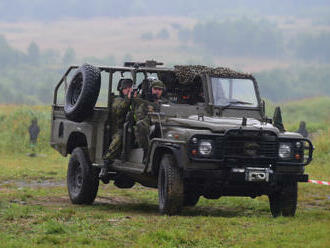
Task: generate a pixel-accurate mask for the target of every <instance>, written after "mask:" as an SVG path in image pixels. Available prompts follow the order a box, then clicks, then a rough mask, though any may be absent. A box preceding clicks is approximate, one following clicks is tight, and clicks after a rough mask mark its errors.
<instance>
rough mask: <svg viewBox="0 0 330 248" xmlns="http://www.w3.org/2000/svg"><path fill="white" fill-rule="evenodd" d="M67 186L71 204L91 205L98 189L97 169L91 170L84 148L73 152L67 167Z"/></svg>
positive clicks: (86, 151) (78, 148)
mask: <svg viewBox="0 0 330 248" xmlns="http://www.w3.org/2000/svg"><path fill="white" fill-rule="evenodd" d="M67 185H68V192H69V197H70V199H71V202H72V203H73V204H91V203H93V201H94V199H95V197H96V194H97V190H98V188H99V180H98V169H97V168H93V167H92V165H91V162H90V160H89V156H88V150H87V149H86V148H81V147H77V148H75V149H74V150H73V152H72V154H71V158H70V161H69V166H68V173H67Z"/></svg>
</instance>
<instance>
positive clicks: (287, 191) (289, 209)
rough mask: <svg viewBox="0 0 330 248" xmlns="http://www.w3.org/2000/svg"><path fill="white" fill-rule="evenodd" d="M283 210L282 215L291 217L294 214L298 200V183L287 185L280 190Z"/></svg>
mask: <svg viewBox="0 0 330 248" xmlns="http://www.w3.org/2000/svg"><path fill="white" fill-rule="evenodd" d="M282 198H283V203H284V204H283V208H282V215H283V216H285V217H292V216H294V215H295V214H296V210H297V199H298V183H297V182H295V183H293V184H290V185H287V186H286V187H285V188H283V190H282Z"/></svg>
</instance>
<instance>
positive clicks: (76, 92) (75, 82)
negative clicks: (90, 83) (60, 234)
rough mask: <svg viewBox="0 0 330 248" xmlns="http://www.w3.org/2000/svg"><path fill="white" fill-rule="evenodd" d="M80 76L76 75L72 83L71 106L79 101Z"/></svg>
mask: <svg viewBox="0 0 330 248" xmlns="http://www.w3.org/2000/svg"><path fill="white" fill-rule="evenodd" d="M82 81H83V80H82V75H81V74H78V75H77V76H76V77H75V79H74V80H73V81H72V83H71V84H72V86H71V87H72V97H71V105H72V106H73V105H75V104H76V102H77V101H78V99H79V96H80V93H81V90H82Z"/></svg>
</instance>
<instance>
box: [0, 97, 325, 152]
mask: <svg viewBox="0 0 330 248" xmlns="http://www.w3.org/2000/svg"><path fill="white" fill-rule="evenodd" d="M266 106H267V110H266V111H267V115H268V116H270V117H272V115H273V112H274V108H275V106H276V105H275V104H273V103H271V102H267V104H266ZM280 106H281V109H282V115H283V122H284V125H285V127H286V129H288V130H290V131H295V130H297V129H298V127H299V122H300V121H306V123H307V130H308V131H309V132H310V133H315V132H321V131H323V132H327V131H328V127H329V126H330V98H329V97H321V98H312V99H305V100H300V101H294V102H288V103H285V104H280ZM33 118H37V119H38V125H39V127H40V134H39V138H38V143H37V146H36V151H37V152H49V151H51V148H50V146H49V138H50V119H51V108H50V107H47V106H19V105H0V127H1V128H0V152H6V153H8V152H10V153H22V152H25V153H27V152H30V151H31V147H30V142H29V132H28V127H29V126H30V124H31V120H32V119H33Z"/></svg>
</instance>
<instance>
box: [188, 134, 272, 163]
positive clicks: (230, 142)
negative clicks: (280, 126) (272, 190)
mask: <svg viewBox="0 0 330 248" xmlns="http://www.w3.org/2000/svg"><path fill="white" fill-rule="evenodd" d="M194 137H195V138H197V139H198V140H210V141H211V142H212V144H213V151H212V154H211V156H208V157H206V156H201V155H200V154H196V155H195V156H193V155H191V151H192V150H194V149H198V146H199V143H192V142H190V148H189V157H190V158H192V159H197V160H199V159H203V160H212V159H215V160H218V161H223V160H225V161H226V162H229V163H233V164H242V163H243V164H250V163H251V164H252V163H253V164H258V163H260V164H265V163H272V162H273V161H275V160H276V159H277V157H278V143H279V142H278V138H277V135H276V134H275V133H273V132H270V131H247V130H244V131H243V130H230V131H228V132H227V133H226V134H225V135H221V136H220V135H205V136H204V135H195V136H194Z"/></svg>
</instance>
